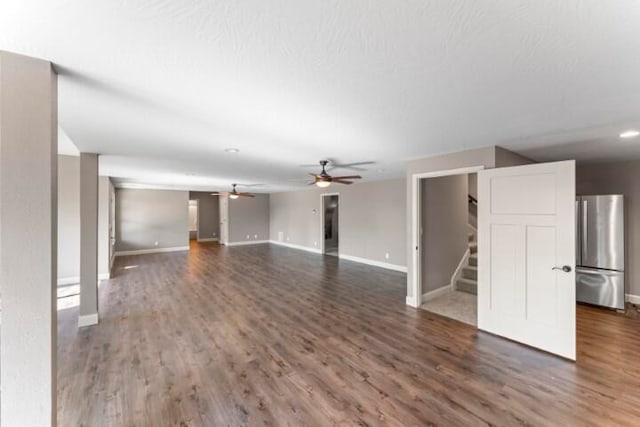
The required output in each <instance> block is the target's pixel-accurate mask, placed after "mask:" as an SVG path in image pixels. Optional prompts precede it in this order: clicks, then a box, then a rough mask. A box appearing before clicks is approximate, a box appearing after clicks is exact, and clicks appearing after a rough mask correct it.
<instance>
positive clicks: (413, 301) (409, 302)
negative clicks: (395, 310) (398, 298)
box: [405, 296, 420, 308]
mask: <svg viewBox="0 0 640 427" xmlns="http://www.w3.org/2000/svg"><path fill="white" fill-rule="evenodd" d="M405 303H406V304H407V305H408V306H409V307H413V308H418V307H420V304H419V303H418V300H417V298H416V297H410V296H407V298H406V300H405Z"/></svg>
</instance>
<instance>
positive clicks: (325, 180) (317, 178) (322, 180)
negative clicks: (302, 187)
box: [309, 160, 362, 188]
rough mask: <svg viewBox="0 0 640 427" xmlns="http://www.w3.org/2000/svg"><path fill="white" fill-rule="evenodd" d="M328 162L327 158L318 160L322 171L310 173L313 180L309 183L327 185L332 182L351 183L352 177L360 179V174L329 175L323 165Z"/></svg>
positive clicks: (320, 185) (319, 185)
mask: <svg viewBox="0 0 640 427" xmlns="http://www.w3.org/2000/svg"><path fill="white" fill-rule="evenodd" d="M328 163H329V161H328V160H320V166H322V172H320V173H319V174H317V175H316V174H314V173H310V174H309V175H311V176H313V178H314V180H313V182H310V183H309V185H314V184H315V185H317V186H318V187H322V188H324V187H328V186H330V185H331V183H332V182H336V183H338V184H347V185H350V184H353V181H350V180H353V179H362V177H361V176H360V175H348V176H331V175H329V174H328V173H327V171H326V170H325V167H326V166H327V164H328Z"/></svg>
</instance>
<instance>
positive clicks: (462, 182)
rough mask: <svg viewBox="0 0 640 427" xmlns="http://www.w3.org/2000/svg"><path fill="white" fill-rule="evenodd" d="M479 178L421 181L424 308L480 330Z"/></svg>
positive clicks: (459, 176)
mask: <svg viewBox="0 0 640 427" xmlns="http://www.w3.org/2000/svg"><path fill="white" fill-rule="evenodd" d="M477 189H478V186H477V173H475V172H474V173H459V174H455V175H447V176H438V177H429V178H422V179H421V180H420V196H421V197H420V199H421V202H420V211H421V215H420V224H419V226H420V247H421V248H422V251H421V259H420V260H419V262H420V264H421V267H422V268H420V272H421V277H420V280H421V285H422V286H421V288H422V305H421V306H420V308H422V309H424V310H427V311H430V312H433V313H436V314H439V315H442V316H445V317H449V318H452V319H455V320H458V321H461V322H464V323H467V324H470V325H473V326H476V325H477V308H478V302H477V294H478V282H477V280H478V243H477V242H478V239H477V237H478V232H477V218H478V217H477V215H478V193H477Z"/></svg>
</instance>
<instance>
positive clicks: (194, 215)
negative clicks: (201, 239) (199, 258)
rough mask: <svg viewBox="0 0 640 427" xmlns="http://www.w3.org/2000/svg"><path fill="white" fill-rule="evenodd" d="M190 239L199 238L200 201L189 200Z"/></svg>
mask: <svg viewBox="0 0 640 427" xmlns="http://www.w3.org/2000/svg"><path fill="white" fill-rule="evenodd" d="M189 240H198V201H197V200H189Z"/></svg>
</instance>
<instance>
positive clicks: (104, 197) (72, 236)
mask: <svg viewBox="0 0 640 427" xmlns="http://www.w3.org/2000/svg"><path fill="white" fill-rule="evenodd" d="M110 188H112V184H111V181H110V180H109V178H108V177H106V176H101V177H99V178H98V204H99V205H98V275H100V276H102V277H105V276H107V275H108V274H109V270H110V268H109V266H110V262H109V261H110V260H109V226H110V225H109V209H110V207H109V203H110V201H109V191H110ZM79 279H80V157H77V156H63V155H59V156H58V280H59V281H61V282H62V283H65V282H73V281H75V282H76V283H77V282H78V281H79Z"/></svg>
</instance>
